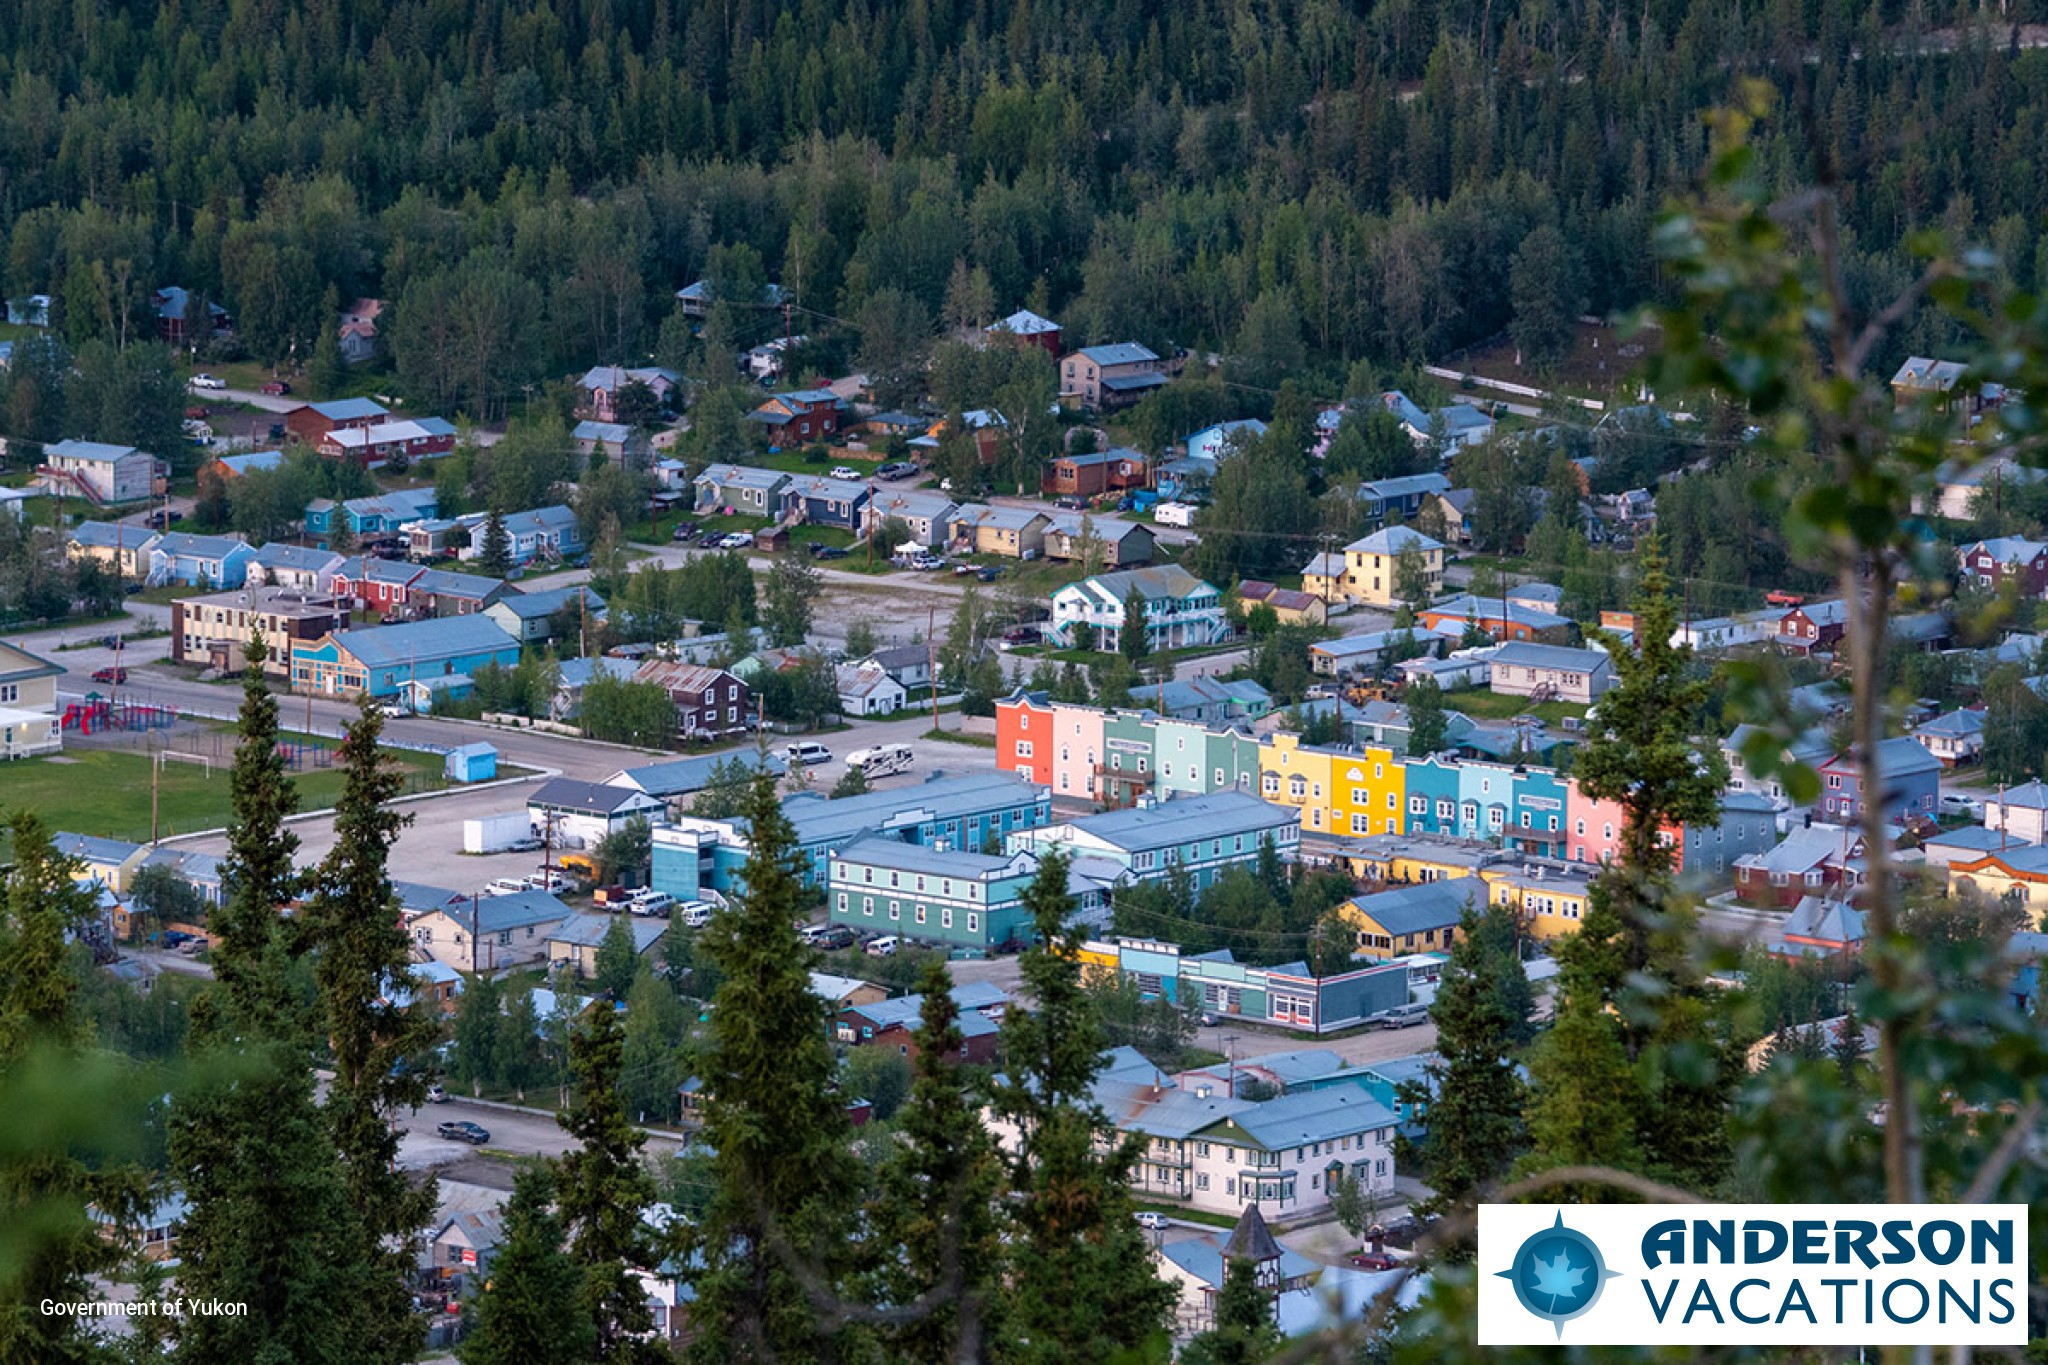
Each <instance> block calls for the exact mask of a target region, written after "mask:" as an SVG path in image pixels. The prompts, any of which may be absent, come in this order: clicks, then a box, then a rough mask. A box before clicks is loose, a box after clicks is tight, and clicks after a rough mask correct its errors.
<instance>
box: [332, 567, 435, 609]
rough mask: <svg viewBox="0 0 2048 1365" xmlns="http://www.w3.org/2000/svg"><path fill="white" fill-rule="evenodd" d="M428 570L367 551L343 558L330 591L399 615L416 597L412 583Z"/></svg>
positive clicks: (358, 604)
mask: <svg viewBox="0 0 2048 1365" xmlns="http://www.w3.org/2000/svg"><path fill="white" fill-rule="evenodd" d="M424 573H426V569H425V568H423V567H422V566H420V565H418V564H407V563H405V562H404V561H402V560H397V559H377V558H375V557H373V556H368V555H365V556H363V557H361V558H358V559H350V560H345V561H343V563H342V566H341V567H340V568H338V569H336V570H335V571H334V580H333V584H332V587H331V588H330V589H329V591H331V592H332V593H333V594H334V596H336V597H339V598H343V599H345V600H348V601H352V602H354V604H355V606H356V608H357V609H358V610H361V611H374V612H376V613H377V614H378V615H379V616H393V615H399V614H402V613H403V612H404V611H405V608H406V606H407V604H408V603H409V602H410V601H411V599H412V585H413V584H414V583H416V582H418V581H419V578H420V576H421V575H422V574H424Z"/></svg>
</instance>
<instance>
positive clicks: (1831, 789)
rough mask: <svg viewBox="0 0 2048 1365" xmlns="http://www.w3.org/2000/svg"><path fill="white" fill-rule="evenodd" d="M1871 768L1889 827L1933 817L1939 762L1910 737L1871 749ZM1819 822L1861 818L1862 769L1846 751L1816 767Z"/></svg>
mask: <svg viewBox="0 0 2048 1365" xmlns="http://www.w3.org/2000/svg"><path fill="white" fill-rule="evenodd" d="M1877 770H1878V772H1879V774H1880V775H1881V776H1882V777H1883V778H1884V795H1885V810H1884V817H1885V819H1886V820H1889V821H1891V822H1892V823H1894V824H1897V823H1900V822H1901V821H1904V820H1908V819H1927V820H1932V819H1933V818H1934V809H1935V803H1936V802H1937V801H1938V800H1940V798H1941V760H1940V759H1938V758H1936V757H1935V756H1934V755H1933V754H1930V753H1928V752H1927V748H1926V746H1925V745H1923V744H1921V743H1920V741H1919V740H1917V739H1914V738H1913V737H1912V736H1910V735H1905V736H1901V737H1900V738H1898V739H1888V740H1885V741H1884V742H1883V743H1881V744H1879V745H1878V746H1877ZM1820 781H1821V793H1820V813H1821V818H1822V819H1824V820H1828V821H1831V822H1833V823H1835V824H1842V825H1853V824H1855V823H1856V822H1857V821H1858V820H1861V819H1862V818H1863V802H1864V799H1865V797H1864V791H1863V770H1862V768H1861V767H1860V766H1859V765H1858V764H1857V762H1856V761H1855V758H1854V756H1853V755H1851V754H1848V753H1841V754H1837V755H1836V756H1835V757H1834V758H1831V759H1829V760H1828V761H1827V762H1826V763H1823V764H1821V765H1820Z"/></svg>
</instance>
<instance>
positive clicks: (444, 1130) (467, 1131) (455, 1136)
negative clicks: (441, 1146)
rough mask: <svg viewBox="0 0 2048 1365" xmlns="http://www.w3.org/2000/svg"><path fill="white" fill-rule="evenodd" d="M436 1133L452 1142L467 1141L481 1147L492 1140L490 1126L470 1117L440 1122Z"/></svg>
mask: <svg viewBox="0 0 2048 1365" xmlns="http://www.w3.org/2000/svg"><path fill="white" fill-rule="evenodd" d="M434 1133H435V1135H436V1136H438V1137H444V1138H447V1139H448V1140H449V1141H450V1142H467V1143H468V1144H469V1145H470V1146H472V1147H481V1146H483V1145H484V1144H485V1143H486V1142H489V1141H490V1140H491V1133H490V1130H489V1129H488V1128H485V1127H484V1126H483V1125H482V1124H481V1123H471V1122H470V1121H469V1120H468V1119H453V1120H451V1121H449V1122H447V1123H443V1124H440V1125H439V1126H437V1127H436V1128H435V1129H434Z"/></svg>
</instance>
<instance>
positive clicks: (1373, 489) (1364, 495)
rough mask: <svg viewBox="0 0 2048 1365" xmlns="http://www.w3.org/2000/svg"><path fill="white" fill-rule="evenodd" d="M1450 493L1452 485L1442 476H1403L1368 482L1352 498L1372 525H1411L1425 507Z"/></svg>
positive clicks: (1359, 487)
mask: <svg viewBox="0 0 2048 1365" xmlns="http://www.w3.org/2000/svg"><path fill="white" fill-rule="evenodd" d="M1450 491H1451V481H1450V480H1449V479H1447V478H1445V477H1444V476H1443V475H1442V474H1403V475H1400V476H1399V477H1397V478H1392V479H1369V480H1367V481H1366V482H1364V483H1361V484H1360V485H1358V492H1357V493H1356V494H1355V495H1354V496H1355V497H1356V498H1357V499H1358V505H1359V508H1360V510H1361V511H1363V512H1364V513H1365V515H1366V516H1368V517H1370V518H1371V519H1372V520H1374V521H1377V522H1387V521H1412V520H1414V519H1415V514H1416V513H1417V512H1420V511H1421V510H1422V509H1423V507H1424V506H1425V505H1426V504H1427V503H1429V502H1430V501H1431V500H1433V499H1435V498H1436V497H1438V496H1439V495H1441V494H1444V493H1448V492H1450Z"/></svg>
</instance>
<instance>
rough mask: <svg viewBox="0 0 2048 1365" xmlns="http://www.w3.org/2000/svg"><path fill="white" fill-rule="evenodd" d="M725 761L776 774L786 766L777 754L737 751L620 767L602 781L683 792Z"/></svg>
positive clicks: (692, 788) (695, 786)
mask: <svg viewBox="0 0 2048 1365" xmlns="http://www.w3.org/2000/svg"><path fill="white" fill-rule="evenodd" d="M728 761H737V762H739V763H741V764H743V765H744V766H746V767H748V768H755V767H758V766H765V767H766V768H767V769H768V771H769V772H771V773H776V774H780V773H781V772H782V771H783V769H784V768H785V767H786V766H787V764H786V763H785V762H784V761H783V758H782V756H781V755H780V754H764V755H757V754H753V753H743V752H737V751H736V752H733V753H728V754H700V755H698V756H697V757H695V758H679V759H677V760H676V761H675V762H673V763H650V764H648V765H646V766H645V767H639V768H622V769H620V770H619V771H618V772H615V773H613V774H612V775H611V776H610V777H608V778H606V779H605V781H606V783H607V784H609V785H612V786H630V787H637V788H639V789H640V790H641V791H644V792H646V793H647V794H648V795H649V796H683V795H687V794H688V793H690V792H693V791H699V790H701V789H702V788H703V787H704V785H705V784H706V783H708V782H709V781H710V780H711V770H712V769H713V768H715V767H717V766H718V765H719V764H721V763H725V762H728Z"/></svg>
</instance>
